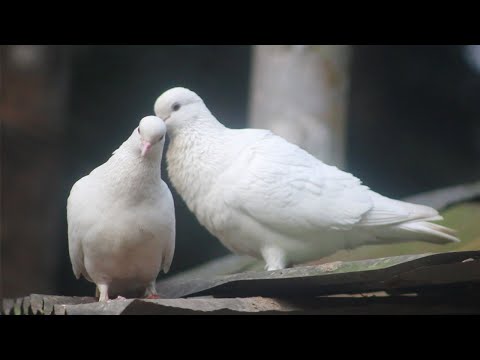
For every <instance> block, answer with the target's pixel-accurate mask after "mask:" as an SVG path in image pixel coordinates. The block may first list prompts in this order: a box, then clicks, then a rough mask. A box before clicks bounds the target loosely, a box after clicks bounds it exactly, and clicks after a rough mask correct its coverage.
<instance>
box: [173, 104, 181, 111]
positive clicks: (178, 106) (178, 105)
mask: <svg viewBox="0 0 480 360" xmlns="http://www.w3.org/2000/svg"><path fill="white" fill-rule="evenodd" d="M178 109H180V104H179V103H175V104H173V105H172V110H173V111H178Z"/></svg>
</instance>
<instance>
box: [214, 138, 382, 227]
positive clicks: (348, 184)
mask: <svg viewBox="0 0 480 360" xmlns="http://www.w3.org/2000/svg"><path fill="white" fill-rule="evenodd" d="M252 131H255V130H252ZM246 135H247V134H245V133H244V135H242V136H246ZM224 176H225V178H224V179H223V180H222V183H225V184H227V185H224V186H225V187H224V190H225V192H224V199H225V202H226V205H227V206H228V207H230V208H233V209H236V210H237V211H240V212H242V213H243V214H246V215H247V216H250V217H251V218H253V219H255V220H256V221H258V222H260V223H262V224H263V225H264V226H266V227H269V228H271V229H273V230H276V231H281V232H283V233H290V234H292V235H300V234H302V233H304V232H305V231H318V230H319V229H350V228H351V227H352V226H353V225H355V224H357V223H359V222H360V220H361V219H362V217H363V216H364V214H366V213H367V212H368V211H369V210H370V209H371V208H372V206H373V202H372V199H371V196H370V195H369V192H370V191H369V189H368V188H367V187H366V186H364V185H362V184H361V182H360V180H359V179H357V178H355V177H354V176H353V175H351V174H349V173H346V172H343V171H341V170H339V169H337V168H336V167H333V166H328V165H326V164H324V163H322V162H321V161H319V160H318V159H316V158H314V157H313V156H311V155H310V154H308V153H307V152H306V151H304V150H302V149H301V148H299V147H298V146H296V145H294V144H291V143H289V142H287V141H286V140H284V139H282V138H281V137H278V136H276V135H273V134H271V133H268V134H266V135H265V136H264V137H263V138H261V139H260V140H258V141H256V142H255V143H254V144H251V145H249V146H248V147H246V148H245V149H243V150H242V151H241V153H240V154H239V156H238V157H237V159H236V161H235V162H234V163H233V164H232V165H231V166H230V167H229V169H228V170H227V171H226V172H225V173H224Z"/></svg>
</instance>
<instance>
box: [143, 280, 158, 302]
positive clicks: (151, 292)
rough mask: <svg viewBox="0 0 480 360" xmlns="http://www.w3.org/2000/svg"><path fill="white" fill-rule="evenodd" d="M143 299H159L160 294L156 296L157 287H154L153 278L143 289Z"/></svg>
mask: <svg viewBox="0 0 480 360" xmlns="http://www.w3.org/2000/svg"><path fill="white" fill-rule="evenodd" d="M145 299H160V296H158V294H157V289H156V287H155V280H153V281H152V282H151V283H150V285H148V287H147V289H146V290H145Z"/></svg>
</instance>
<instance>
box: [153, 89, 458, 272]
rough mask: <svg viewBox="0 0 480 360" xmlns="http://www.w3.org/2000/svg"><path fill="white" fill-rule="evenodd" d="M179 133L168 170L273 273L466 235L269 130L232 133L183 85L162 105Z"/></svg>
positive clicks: (212, 220) (190, 198)
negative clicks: (371, 249)
mask: <svg viewBox="0 0 480 360" xmlns="http://www.w3.org/2000/svg"><path fill="white" fill-rule="evenodd" d="M155 113H156V115H157V116H160V117H162V118H163V119H164V121H165V123H166V125H167V131H168V134H169V137H170V140H171V141H170V144H169V147H168V150H167V164H168V175H169V177H170V179H171V182H172V184H173V186H174V187H175V189H176V190H177V191H178V193H179V194H180V195H181V197H182V198H183V200H184V201H185V202H186V204H187V206H188V208H189V209H190V210H191V211H192V212H193V213H194V214H195V215H196V217H197V219H198V221H199V222H200V224H202V225H203V226H204V227H206V228H207V229H208V230H209V231H210V232H211V233H212V234H213V235H214V236H215V237H217V238H218V239H219V240H220V241H221V242H222V243H223V244H224V245H225V246H226V247H227V248H228V249H230V250H231V251H233V252H235V253H239V254H247V255H250V256H253V257H256V258H258V259H262V258H263V260H264V261H265V262H266V269H267V270H278V269H283V268H285V267H288V266H292V265H294V264H297V263H302V262H307V261H311V260H315V259H319V258H321V257H324V256H326V255H329V254H332V253H334V252H336V251H337V250H340V249H346V248H350V249H351V248H355V247H358V246H361V245H364V244H378V243H394V242H401V241H426V242H431V243H439V244H441V243H448V242H451V241H459V240H458V239H457V238H456V237H455V236H454V231H453V230H451V229H448V228H446V227H443V226H440V225H437V224H433V223H430V222H429V221H434V220H441V219H442V217H441V216H439V214H438V212H437V211H436V210H434V209H432V208H430V207H426V206H421V205H414V204H410V203H406V202H402V201H397V200H392V199H389V198H386V197H384V196H382V195H379V194H377V193H375V192H373V191H371V190H370V189H369V188H368V187H366V186H364V185H362V183H361V181H360V180H359V179H357V178H356V177H354V176H353V175H351V174H349V173H347V172H344V171H341V170H339V169H337V168H336V167H334V166H329V165H326V164H324V163H323V162H321V161H320V160H318V159H316V158H315V157H313V156H312V155H310V154H309V153H307V152H306V151H304V150H302V149H301V148H300V147H298V146H296V145H294V144H291V143H289V142H287V141H286V140H285V139H283V138H281V137H279V136H276V135H274V134H273V133H272V132H270V131H267V130H258V129H241V130H234V129H229V128H227V127H225V126H224V125H222V124H221V123H220V122H218V121H217V119H216V118H215V117H214V116H213V115H212V114H211V112H210V111H209V110H208V108H207V107H206V106H205V104H204V102H203V101H202V99H201V98H200V97H199V96H198V95H197V94H195V93H194V92H192V91H190V90H188V89H185V88H173V89H170V90H168V91H166V92H165V93H163V94H162V95H161V96H160V97H159V98H158V99H157V100H156V102H155Z"/></svg>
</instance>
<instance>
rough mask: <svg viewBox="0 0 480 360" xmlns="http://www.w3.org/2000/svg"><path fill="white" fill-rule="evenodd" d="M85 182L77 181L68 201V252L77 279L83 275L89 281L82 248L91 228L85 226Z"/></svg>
mask: <svg viewBox="0 0 480 360" xmlns="http://www.w3.org/2000/svg"><path fill="white" fill-rule="evenodd" d="M85 182H86V177H84V178H82V179H80V180H79V181H77V182H76V183H75V185H73V187H72V190H71V191H70V196H69V197H68V200H67V223H68V250H69V254H70V261H71V262H72V268H73V273H74V274H75V276H76V277H77V279H79V278H80V276H82V274H83V275H84V276H85V277H86V278H87V279H89V277H88V274H87V272H86V270H85V265H84V255H83V247H82V239H83V238H84V235H85V231H87V230H88V228H89V226H88V224H85V220H86V219H85V217H86V215H87V214H86V211H85V208H86V205H87V204H86V201H87V199H86V197H85V196H84V194H83V191H82V190H83V188H84V186H85ZM87 216H88V215H87Z"/></svg>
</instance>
